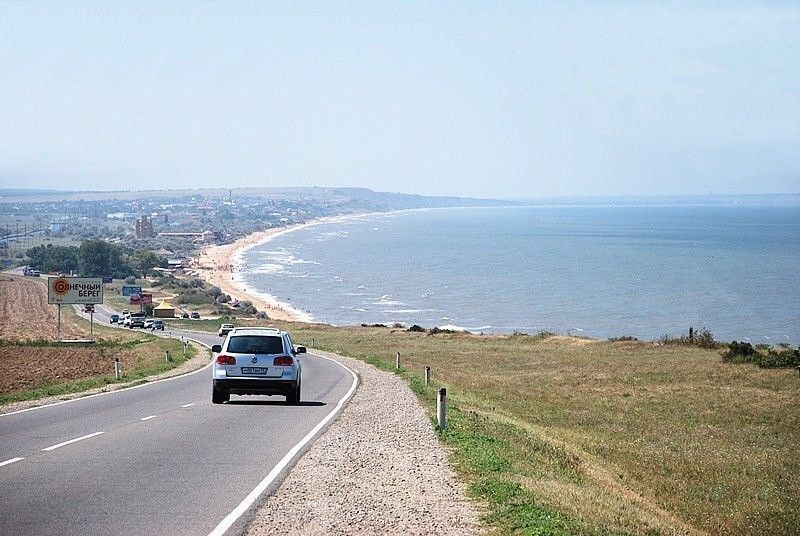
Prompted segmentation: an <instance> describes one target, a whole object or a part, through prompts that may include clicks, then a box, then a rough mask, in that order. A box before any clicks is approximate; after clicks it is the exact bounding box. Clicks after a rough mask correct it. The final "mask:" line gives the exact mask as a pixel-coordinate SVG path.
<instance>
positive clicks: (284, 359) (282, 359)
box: [272, 355, 294, 367]
mask: <svg viewBox="0 0 800 536" xmlns="http://www.w3.org/2000/svg"><path fill="white" fill-rule="evenodd" d="M292 365H294V359H292V356H288V355H279V356H277V357H276V358H275V360H274V361H273V362H272V366H273V367H291V366H292Z"/></svg>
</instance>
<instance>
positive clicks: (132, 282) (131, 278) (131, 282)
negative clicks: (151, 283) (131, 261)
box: [125, 275, 136, 285]
mask: <svg viewBox="0 0 800 536" xmlns="http://www.w3.org/2000/svg"><path fill="white" fill-rule="evenodd" d="M125 283H126V284H128V285H135V284H136V276H133V275H129V276H128V277H126V278H125Z"/></svg>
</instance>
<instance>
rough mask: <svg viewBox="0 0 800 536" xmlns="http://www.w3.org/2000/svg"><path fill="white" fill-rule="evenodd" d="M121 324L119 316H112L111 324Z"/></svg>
mask: <svg viewBox="0 0 800 536" xmlns="http://www.w3.org/2000/svg"><path fill="white" fill-rule="evenodd" d="M117 322H119V315H111V323H112V324H116V323H117Z"/></svg>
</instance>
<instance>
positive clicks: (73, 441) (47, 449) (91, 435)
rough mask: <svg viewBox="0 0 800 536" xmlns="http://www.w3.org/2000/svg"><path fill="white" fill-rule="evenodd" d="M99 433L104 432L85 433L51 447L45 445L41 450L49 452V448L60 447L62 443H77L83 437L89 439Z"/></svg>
mask: <svg viewBox="0 0 800 536" xmlns="http://www.w3.org/2000/svg"><path fill="white" fill-rule="evenodd" d="M100 434H105V432H95V433H93V434H86V435H85V436H81V437H76V438H75V439H70V440H69V441H64V442H63V443H59V444H58V445H53V446H51V447H47V448H44V449H42V452H50V451H51V450H56V449H57V448H61V447H63V446H64V445H70V444H72V443H77V442H78V441H83V440H84V439H89V438H90V437H94V436H99V435H100Z"/></svg>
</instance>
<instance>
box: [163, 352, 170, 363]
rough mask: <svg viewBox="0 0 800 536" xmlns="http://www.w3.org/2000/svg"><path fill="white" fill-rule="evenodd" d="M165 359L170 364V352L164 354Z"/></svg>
mask: <svg viewBox="0 0 800 536" xmlns="http://www.w3.org/2000/svg"><path fill="white" fill-rule="evenodd" d="M164 359H165V360H166V362H167V363H169V350H166V351H165V352H164Z"/></svg>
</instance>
